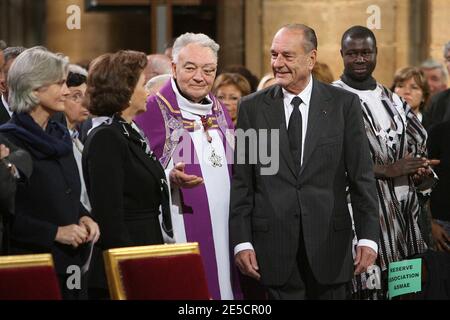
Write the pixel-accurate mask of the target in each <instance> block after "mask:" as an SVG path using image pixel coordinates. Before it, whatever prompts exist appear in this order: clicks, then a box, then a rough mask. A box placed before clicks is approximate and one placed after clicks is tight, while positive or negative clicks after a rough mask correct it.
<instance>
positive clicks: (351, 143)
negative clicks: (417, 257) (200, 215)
mask: <svg viewBox="0 0 450 320" xmlns="http://www.w3.org/2000/svg"><path fill="white" fill-rule="evenodd" d="M316 55H317V38H316V35H315V32H314V30H312V29H311V28H309V27H307V26H305V25H300V24H296V25H287V26H285V27H283V28H281V29H280V30H279V31H278V32H277V34H276V35H275V37H274V39H273V42H272V47H271V62H272V69H273V72H274V75H275V77H276V79H277V85H275V86H272V87H269V88H267V89H265V90H263V91H260V92H257V93H255V94H252V95H250V96H247V97H245V98H243V99H242V101H241V104H240V111H239V116H238V122H237V127H238V128H241V129H243V130H248V129H256V130H260V129H266V130H268V132H269V134H275V133H276V132H278V133H279V146H278V145H275V144H271V139H266V140H267V141H268V142H265V141H264V142H262V141H263V139H259V138H258V140H259V141H257V142H258V146H259V147H260V148H261V147H264V146H265V147H267V148H268V150H272V153H273V152H277V150H278V147H279V149H280V154H281V156H280V157H279V166H278V171H277V172H276V173H275V174H271V175H264V170H261V169H267V168H264V167H265V166H266V165H264V163H263V162H262V161H261V159H260V157H259V156H258V157H257V161H256V164H252V163H248V162H246V163H244V164H241V162H242V161H241V162H238V161H236V162H235V168H234V169H235V172H234V176H233V181H232V190H231V205H230V208H231V209H230V238H231V239H230V240H231V244H232V246H233V248H234V253H235V261H236V264H237V265H238V267H239V269H240V270H241V272H242V273H244V274H246V275H248V276H251V277H253V278H256V279H259V280H260V281H261V283H262V284H263V285H264V286H265V287H266V288H267V289H268V293H269V297H270V298H272V299H344V298H346V297H347V295H346V285H347V283H348V282H349V281H350V280H351V278H352V276H353V274H354V273H360V272H362V271H364V270H366V269H367V267H369V266H370V265H372V264H373V263H374V261H375V258H376V255H377V244H376V241H377V240H378V236H379V219H378V213H377V198H376V190H375V182H374V176H373V164H372V160H371V159H370V157H369V155H370V151H369V146H368V142H367V137H366V135H365V132H364V127H363V119H362V113H361V107H360V103H359V99H358V97H357V96H356V95H354V94H351V93H348V92H345V91H344V90H341V89H337V88H333V87H332V86H330V85H326V84H323V83H321V82H319V81H317V80H315V79H313V78H312V76H311V70H312V68H313V66H314V64H315V62H316ZM237 142H238V143H237V147H236V154H235V158H236V159H235V160H239V158H240V157H242V156H243V155H245V157H247V158H248V156H249V154H248V152H249V150H250V149H249V145H248V144H246V147H245V150H241V149H240V148H239V138H238V141H237ZM253 142H255V141H253ZM263 143H266V145H263ZM250 158H251V157H250ZM347 184H348V185H349V187H350V194H351V198H352V203H353V218H354V222H355V228H356V233H357V236H358V239H360V240H359V243H358V245H357V247H356V258H355V261H353V257H352V237H353V234H352V218H351V216H350V213H349V211H348V208H347V201H346V193H345V189H346V185H347Z"/></svg>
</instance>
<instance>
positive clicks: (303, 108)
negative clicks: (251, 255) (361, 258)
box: [234, 76, 378, 255]
mask: <svg viewBox="0 0 450 320" xmlns="http://www.w3.org/2000/svg"><path fill="white" fill-rule="evenodd" d="M312 88H313V81H312V77H311V76H310V77H309V82H308V84H307V85H306V87H305V89H303V91H302V92H300V93H299V94H297V97H299V98H300V99H302V103H301V104H300V106H299V108H300V113H301V114H302V159H301V163H303V154H304V153H303V150H304V148H305V137H306V132H307V129H308V114H309V105H310V101H311V93H312ZM283 96H284V98H283V103H284V114H285V117H286V128H288V127H289V119H290V117H291V114H292V111H293V110H294V106H293V105H292V104H291V101H292V99H293V98H294V97H295V96H296V95H294V94H293V93H290V92H288V91H287V90H285V89H284V88H283ZM359 246H366V247H370V248H372V249H373V250H375V252H377V253H378V244H377V243H376V242H375V241H372V240H368V239H360V240H359V241H358V247H359ZM243 250H254V248H253V245H252V244H251V243H250V242H243V243H240V244H238V245H237V246H235V247H234V254H235V255H236V254H238V253H239V252H240V251H243Z"/></svg>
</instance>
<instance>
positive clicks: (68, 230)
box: [55, 224, 88, 248]
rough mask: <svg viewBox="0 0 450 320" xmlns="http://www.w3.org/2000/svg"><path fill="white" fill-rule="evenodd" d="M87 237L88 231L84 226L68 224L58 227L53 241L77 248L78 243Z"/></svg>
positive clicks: (84, 240)
mask: <svg viewBox="0 0 450 320" xmlns="http://www.w3.org/2000/svg"><path fill="white" fill-rule="evenodd" d="M87 238H88V232H87V230H86V227H84V226H82V227H80V226H78V225H76V224H70V225H68V226H64V227H58V231H57V232H56V237H55V241H56V242H59V243H62V244H68V245H71V246H72V247H74V248H77V247H78V246H79V245H80V244H82V243H84V242H86V240H87Z"/></svg>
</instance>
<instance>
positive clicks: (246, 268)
mask: <svg viewBox="0 0 450 320" xmlns="http://www.w3.org/2000/svg"><path fill="white" fill-rule="evenodd" d="M234 261H235V263H236V265H237V266H238V268H239V270H240V271H241V272H242V274H245V275H246V276H249V277H252V278H254V279H256V280H259V279H260V278H261V275H260V274H259V273H258V270H259V267H258V262H257V261H256V254H255V251H253V250H242V251H239V252H238V253H237V254H236V255H235V256H234Z"/></svg>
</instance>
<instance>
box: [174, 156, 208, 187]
mask: <svg viewBox="0 0 450 320" xmlns="http://www.w3.org/2000/svg"><path fill="white" fill-rule="evenodd" d="M184 167H185V164H184V163H183V162H179V163H177V164H176V165H175V167H174V168H173V169H172V170H170V174H169V177H170V182H171V183H172V184H173V185H176V186H177V187H179V188H193V187H196V186H198V185H199V184H201V183H203V178H201V177H197V176H195V175H192V174H186V173H184Z"/></svg>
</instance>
